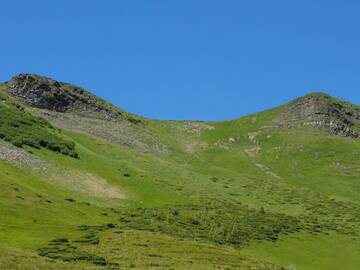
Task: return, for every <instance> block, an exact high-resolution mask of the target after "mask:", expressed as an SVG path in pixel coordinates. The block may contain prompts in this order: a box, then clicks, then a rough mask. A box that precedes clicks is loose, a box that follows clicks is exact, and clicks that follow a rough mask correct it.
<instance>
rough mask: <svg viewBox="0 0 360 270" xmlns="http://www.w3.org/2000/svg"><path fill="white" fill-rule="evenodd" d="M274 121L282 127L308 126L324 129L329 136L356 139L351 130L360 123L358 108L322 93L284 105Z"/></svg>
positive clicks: (355, 134)
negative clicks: (283, 108) (327, 131)
mask: <svg viewBox="0 0 360 270" xmlns="http://www.w3.org/2000/svg"><path fill="white" fill-rule="evenodd" d="M285 108H286V109H285V111H284V112H283V113H282V114H281V115H280V116H279V117H278V118H277V119H276V122H277V123H280V125H283V126H288V125H290V126H294V125H308V126H314V127H322V128H326V129H328V130H329V131H330V133H331V134H335V135H340V136H343V137H350V138H357V137H359V134H358V133H357V132H356V131H354V130H353V129H352V127H353V126H354V124H358V123H360V107H359V106H356V105H353V104H351V103H349V102H346V101H343V100H341V99H338V98H334V97H332V96H330V95H328V94H326V93H323V92H313V93H310V94H307V95H305V96H302V97H299V98H297V99H295V100H293V101H291V102H290V103H289V104H287V105H285Z"/></svg>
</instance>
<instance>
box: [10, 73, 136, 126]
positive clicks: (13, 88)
mask: <svg viewBox="0 0 360 270" xmlns="http://www.w3.org/2000/svg"><path fill="white" fill-rule="evenodd" d="M8 86H9V91H10V93H11V94H12V95H13V96H16V97H18V98H20V99H21V100H22V101H23V102H24V103H26V104H29V105H31V106H33V107H36V108H40V109H47V110H50V111H56V112H73V113H77V114H81V115H86V116H88V117H90V116H91V117H95V118H99V119H106V120H119V119H121V120H123V119H124V116H123V115H122V112H121V110H119V109H117V108H116V107H115V106H112V105H111V104H109V103H107V102H106V101H104V100H102V99H101V98H99V97H96V96H95V95H93V94H91V93H89V92H88V91H86V90H84V89H82V88H80V87H78V86H75V85H72V84H68V83H62V82H58V81H55V80H52V79H49V78H46V77H41V76H38V75H32V74H19V75H17V76H15V77H14V78H12V79H11V80H10V81H9V82H8ZM127 120H128V121H130V122H131V123H134V124H139V122H141V120H138V119H135V118H133V117H131V118H129V119H127Z"/></svg>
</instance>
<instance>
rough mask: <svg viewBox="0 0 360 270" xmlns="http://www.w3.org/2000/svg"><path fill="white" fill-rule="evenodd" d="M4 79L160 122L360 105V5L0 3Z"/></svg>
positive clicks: (0, 75) (134, 0) (303, 1)
mask: <svg viewBox="0 0 360 270" xmlns="http://www.w3.org/2000/svg"><path fill="white" fill-rule="evenodd" d="M0 9H1V16H0V30H1V32H0V33H1V39H0V48H1V50H0V56H1V58H0V80H1V81H7V80H8V79H9V78H10V77H11V76H13V75H15V74H17V73H22V72H26V73H37V74H41V75H45V76H49V77H52V78H55V79H57V80H60V81H66V82H72V83H74V84H77V85H80V86H82V87H84V88H86V89H89V90H91V91H92V92H94V93H95V94H97V95H98V96H101V97H103V98H105V99H107V100H109V101H111V102H112V103H114V104H116V105H118V106H120V107H121V108H123V109H125V110H127V111H130V112H133V113H137V114H140V115H143V116H147V117H152V118H158V119H201V120H224V119H233V118H237V117H239V116H243V115H246V114H249V113H252V112H257V111H261V110H265V109H268V108H271V107H273V106H276V105H279V104H282V103H284V102H287V101H288V100H290V99H293V98H295V97H297V96H300V95H303V94H306V93H308V92H311V91H314V90H317V91H319V90H320V91H325V92H328V93H329V94H331V95H334V96H338V97H341V98H344V99H346V100H349V101H351V102H353V103H357V104H360V16H359V14H360V1H340V0H338V1H331V0H327V1H325V0H324V1H306V0H301V1H276V0H274V1H265V0H264V1H256V0H252V1H250V0H249V1H220V0H218V1H211V0H207V1H197V0H191V1H180V0H179V1H155V0H154V1H148V0H144V1H140V0H139V1H138V0H131V1H116V0H113V1H111V0H107V1H100V0H92V1H90V0H88V1H85V0H76V1H74V0H71V1H70V0H61V1H60V0H57V1H55V0H54V1H48V0H33V1H27V0H23V1H19V0H11V1H10V0H2V1H1V2H0Z"/></svg>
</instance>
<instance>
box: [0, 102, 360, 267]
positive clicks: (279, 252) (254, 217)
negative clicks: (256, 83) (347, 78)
mask: <svg viewBox="0 0 360 270" xmlns="http://www.w3.org/2000/svg"><path fill="white" fill-rule="evenodd" d="M280 111H281V108H279V109H275V110H271V111H267V112H265V113H260V114H256V115H252V116H249V117H245V118H242V119H239V120H236V121H229V122H223V123H203V124H201V125H206V126H211V127H215V129H204V130H203V131H202V132H201V133H199V134H197V133H193V132H191V131H188V130H186V128H185V129H184V125H186V124H187V123H186V122H158V121H149V122H148V125H147V128H148V129H150V130H152V131H153V132H155V133H156V134H158V136H159V137H160V138H161V140H162V141H163V142H165V143H166V144H167V145H168V146H169V147H170V148H171V150H172V154H171V155H169V156H167V155H164V156H158V155H149V154H141V153H139V152H137V151H134V150H131V149H129V148H123V147H118V146H115V145H109V144H108V143H106V142H104V141H102V140H100V139H97V138H95V137H92V136H89V135H86V134H80V133H74V132H70V131H63V132H62V134H61V136H62V138H63V139H64V140H70V141H74V142H75V143H76V151H77V152H78V153H79V156H80V157H81V158H80V159H74V158H71V157H68V156H64V155H59V154H57V153H54V152H52V151H49V150H46V149H32V148H27V146H25V150H30V149H31V151H32V152H33V156H34V157H36V158H39V159H41V160H46V162H47V164H49V168H50V169H49V170H51V169H52V168H55V167H56V168H61V169H64V170H68V171H79V172H84V173H92V174H94V175H97V176H99V177H101V178H103V179H106V180H107V182H108V183H109V184H111V185H112V186H114V187H116V188H118V189H119V191H120V192H121V193H122V194H124V197H123V199H115V198H113V199H111V198H104V197H97V196H91V195H89V194H82V193H81V192H80V190H79V191H77V190H76V189H75V190H74V189H72V188H70V187H69V188H66V185H65V186H64V185H61V184H60V183H58V182H57V181H62V180H61V178H60V180H59V179H58V178H56V180H51V178H52V177H53V174H52V173H51V172H50V171H49V170H46V171H45V172H38V171H33V170H31V169H29V168H27V167H26V166H23V167H22V168H21V169H19V168H18V167H14V166H13V165H9V164H8V163H6V162H3V161H0V174H1V181H2V189H1V191H0V198H1V202H0V213H1V217H2V218H1V221H0V240H1V241H0V243H1V245H0V250H2V252H1V254H3V255H1V256H0V263H1V264H2V265H3V266H4V267H5V269H6V268H8V269H27V268H26V267H29V266H26V261H27V260H28V259H29V258H30V257H32V260H33V261H34V262H32V263H33V264H37V265H39V268H40V269H52V268H51V267H53V269H66V268H68V269H81V267H83V268H84V269H92V268H94V267H96V268H98V267H101V266H98V265H96V264H94V259H93V258H92V257H91V256H90V255H96V256H100V257H102V258H105V259H106V260H108V262H110V263H118V264H119V266H120V267H122V268H134V267H135V268H140V269H142V268H153V269H164V268H169V269H170V268H174V269H211V268H213V267H216V266H220V267H222V268H223V269H226V267H228V269H250V268H251V267H255V266H256V267H258V268H256V269H272V268H273V267H275V266H270V265H269V264H266V263H264V261H269V262H274V263H276V264H279V265H283V266H289V265H296V267H297V268H296V269H305V270H306V269H309V270H310V269H317V270H321V269H326V270H329V269H330V270H331V269H338V268H339V265H341V266H343V267H344V268H343V269H357V268H358V267H359V260H358V254H359V250H360V245H359V244H358V243H359V241H360V240H359V239H360V238H359V236H358V233H359V232H360V228H359V220H360V217H359V209H360V208H359V199H360V195H359V194H360V193H359V189H360V183H359V181H357V179H359V176H360V175H359V174H360V172H359V171H358V169H357V168H358V167H359V166H358V165H359V164H358V162H359V159H358V158H357V157H358V153H360V143H359V142H358V141H357V140H349V139H342V138H337V137H330V136H328V135H327V134H326V133H325V132H322V131H318V130H313V129H296V130H294V129H293V130H282V131H279V130H277V129H274V128H271V127H269V128H264V126H266V127H267V126H269V124H270V122H271V119H272V118H273V117H274V116H275V115H277V114H278V113H279V112H280ZM252 132H257V134H256V138H255V139H249V133H252ZM230 138H232V139H230ZM189 145H190V146H191V154H188V153H185V152H184V150H185V151H188V150H189V149H188V148H187V147H188V146H189ZM279 147H280V148H279ZM254 149H255V150H254ZM256 149H258V150H256ZM249 150H250V152H249ZM249 153H250V154H249ZM256 164H258V165H256ZM259 164H261V166H260V167H259ZM264 166H266V167H264ZM264 168H265V169H264ZM64 181H65V179H64ZM69 198H71V199H73V200H75V201H69V200H67V199H69ZM48 201H51V203H49V202H48ZM144 209H147V210H144ZM144 211H145V212H144ZM109 223H111V224H114V228H112V227H111V228H110V227H109V228H108V227H106V226H105V227H96V226H104V225H105V224H109ZM82 224H86V225H88V226H95V227H86V228H85V229H81V228H79V226H80V225H82ZM274 228H276V231H274V230H275V229H274ZM298 231H299V232H298ZM56 238H67V239H69V240H70V241H71V244H70V246H75V247H76V248H77V250H78V251H80V252H83V255H84V254H86V255H87V256H85V257H86V259H84V260H83V259H79V258H80V257H78V258H77V260H76V261H77V262H74V261H72V259H71V258H73V256H78V255H79V254H78V253H77V251H76V252H75V251H74V250H72V249H71V248H70V247H69V245H66V244H59V245H58V246H56V247H58V248H57V249H55V250H54V249H51V248H52V246H51V245H49V241H51V240H52V239H56ZM84 239H87V240H86V241H83V242H76V241H78V240H84ZM89 239H90V241H88V240H89ZM96 239H98V240H99V242H98V243H97V241H96ZM276 239H278V240H276ZM91 241H93V242H91ZM315 243H316V245H315ZM46 247H48V248H50V251H48V253H47V255H49V256H50V258H47V259H46V257H39V256H37V255H36V254H37V249H39V248H46ZM338 249H341V250H342V256H341V258H340V259H339V255H338V254H339V253H338V252H337V251H338ZM345 251H349V252H345ZM9 253H12V254H16V255H15V256H16V260H17V263H16V266H14V262H13V261H12V260H10V259H9ZM54 254H55V255H57V256H58V258H57V259H55V260H53V259H54V258H55V257H51V255H54ZM89 254H90V255H89ZM315 255H316V260H315V259H314V258H315ZM335 255H337V256H335ZM49 256H48V257H49ZM83 257H84V256H83ZM51 258H53V259H51ZM62 259H66V260H70V262H67V263H65V264H64V262H62ZM50 261H51V263H50ZM95 262H96V260H95ZM342 262H343V263H342ZM16 267H18V268H16ZM41 267H42V268H41ZM113 267H115V265H113ZM28 269H32V268H28Z"/></svg>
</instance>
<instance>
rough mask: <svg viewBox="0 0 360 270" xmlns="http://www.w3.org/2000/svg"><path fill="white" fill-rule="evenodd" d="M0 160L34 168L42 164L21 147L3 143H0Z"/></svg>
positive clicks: (39, 167) (40, 166)
mask: <svg viewBox="0 0 360 270" xmlns="http://www.w3.org/2000/svg"><path fill="white" fill-rule="evenodd" d="M0 160H5V161H7V162H9V163H11V164H13V165H15V166H19V165H27V166H30V167H31V168H33V169H35V170H37V169H41V168H42V166H43V164H42V162H41V161H40V160H39V159H37V158H34V157H33V156H31V155H30V154H28V153H26V152H25V151H23V150H22V149H19V148H13V147H10V146H5V145H0Z"/></svg>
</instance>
